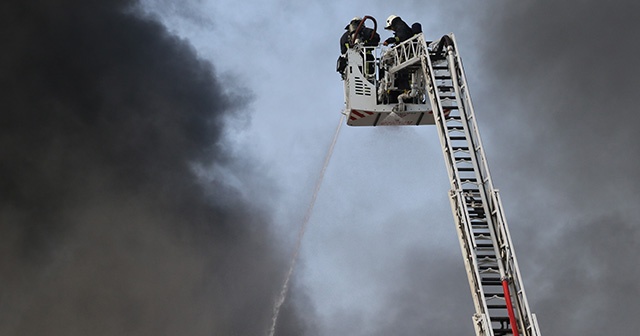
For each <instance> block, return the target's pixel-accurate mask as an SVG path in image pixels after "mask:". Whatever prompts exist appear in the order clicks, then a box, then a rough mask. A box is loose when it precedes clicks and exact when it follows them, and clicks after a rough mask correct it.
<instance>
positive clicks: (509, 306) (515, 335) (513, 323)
mask: <svg viewBox="0 0 640 336" xmlns="http://www.w3.org/2000/svg"><path fill="white" fill-rule="evenodd" d="M502 289H503V290H504V300H505V301H506V302H507V312H508V313H509V324H511V331H513V336H519V335H520V334H519V333H518V322H517V321H516V314H515V312H514V311H513V304H512V303H511V294H509V282H508V281H507V279H504V280H502Z"/></svg>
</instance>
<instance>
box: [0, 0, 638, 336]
mask: <svg viewBox="0 0 640 336" xmlns="http://www.w3.org/2000/svg"><path fill="white" fill-rule="evenodd" d="M638 7H640V5H638V4H636V3H634V2H631V1H617V2H616V3H615V4H611V3H603V2H601V1H595V0H584V1H577V0H573V1H565V2H562V3H558V2H552V1H548V0H543V1H530V0H525V1H518V2H507V1H500V0H490V1H483V2H477V1H470V0H467V1H457V2H452V1H432V2H428V3H424V2H421V1H395V2H393V4H392V3H391V2H388V1H387V2H383V1H353V2H349V3H344V2H339V1H313V0H312V1H305V2H299V1H290V0H279V1H278V0H273V1H255V0H247V1H243V2H237V1H231V0H216V1H213V0H193V1H181V2H175V1H169V0H143V1H141V2H138V1H125V0H118V1H101V0H91V1H78V0H62V1H57V2H56V4H51V3H50V2H48V1H35V2H32V3H31V4H30V5H29V6H27V5H24V4H22V3H21V2H19V1H9V2H4V3H3V4H2V5H0V8H1V9H2V10H1V11H0V13H1V14H0V15H1V16H2V20H0V22H2V23H0V25H2V29H1V30H0V31H2V32H3V35H4V36H5V37H6V38H5V39H4V40H5V41H7V42H6V43H4V44H5V47H4V48H3V49H5V50H6V52H4V53H3V54H2V56H0V60H1V63H0V64H1V65H2V71H0V80H1V82H2V88H3V90H2V94H1V97H2V98H1V99H0V101H1V102H2V105H3V112H2V113H1V114H0V115H1V117H0V120H1V122H0V134H1V135H0V141H1V145H0V151H1V153H2V154H1V155H0V157H1V158H2V164H1V165H0V186H1V187H0V188H1V190H2V193H0V246H1V247H0V248H1V249H2V253H1V254H0V255H1V257H0V288H2V290H1V291H0V334H3V335H25V334H28V335H87V334H92V335H115V334H118V335H121V334H126V335H158V334H160V335H265V334H266V331H267V329H268V328H269V322H270V318H271V312H272V306H273V303H274V302H275V299H276V296H277V294H278V292H279V291H280V287H281V286H282V283H283V280H284V276H285V273H286V271H287V268H288V265H289V262H290V260H289V258H290V256H291V254H292V252H293V247H294V246H295V240H296V237H297V234H298V230H299V228H300V225H301V223H302V220H303V217H304V215H305V213H306V211H307V207H308V206H309V202H310V200H311V198H312V193H313V190H314V187H315V184H316V179H317V177H318V175H319V173H320V170H321V168H322V163H323V160H324V157H325V155H326V154H327V150H328V148H329V145H330V143H331V140H332V137H333V135H334V132H335V130H336V127H337V125H338V122H339V120H340V112H341V110H342V108H343V106H344V97H343V86H342V82H341V80H340V76H339V74H337V73H336V72H335V61H336V59H337V57H338V53H339V43H338V41H339V38H340V35H341V34H342V32H343V28H344V26H345V25H346V24H347V23H348V21H349V20H350V19H351V18H352V17H354V16H364V15H372V16H374V17H375V18H376V19H377V20H378V22H379V24H380V25H381V26H382V25H383V24H384V19H385V18H386V17H387V16H388V15H390V14H396V15H399V16H401V17H402V18H403V19H405V21H407V22H409V23H413V22H416V21H419V22H420V23H421V24H422V27H423V31H424V32H425V34H426V35H427V37H429V36H431V37H432V38H433V39H436V38H438V37H440V36H442V35H443V34H446V33H450V32H453V33H454V34H455V35H456V39H457V41H458V44H459V45H458V49H459V52H460V54H461V56H462V58H463V61H464V65H465V71H466V74H467V78H468V80H469V86H470V87H469V91H470V93H471V96H472V98H473V102H474V108H475V112H476V117H477V120H478V123H479V128H480V133H481V136H482V139H483V143H484V146H485V148H484V149H485V152H486V154H487V157H488V160H489V166H490V168H491V173H492V178H493V182H494V185H495V186H496V187H497V188H498V189H499V190H500V193H501V195H502V199H503V205H504V210H505V213H506V216H507V220H508V223H509V228H510V230H511V235H512V240H513V243H514V248H515V252H516V254H517V256H518V260H519V262H520V270H521V273H522V276H523V279H524V285H525V289H526V291H527V295H528V298H529V303H530V306H531V309H532V311H533V312H535V313H537V315H538V321H539V324H540V328H541V331H542V334H543V335H553V334H558V335H575V334H581V335H600V334H633V332H634V331H636V330H638V329H639V328H640V325H639V324H638V323H639V322H638V319H637V318H636V317H635V316H636V315H637V313H638V312H640V302H639V301H638V300H637V298H638V297H640V285H638V284H637V279H638V278H639V277H640V270H639V269H638V266H637V265H638V263H637V258H636V255H637V254H638V253H639V252H640V245H639V243H638V242H639V241H640V226H639V225H640V223H639V220H638V218H637V216H635V215H634V210H635V209H636V208H637V206H636V204H637V201H636V198H635V197H636V195H637V194H638V190H639V189H640V183H639V179H638V178H637V177H636V172H637V171H639V170H640V161H639V160H638V159H637V155H638V153H639V152H640V148H639V147H640V139H639V137H640V136H639V135H638V134H639V133H638V132H637V129H636V128H637V124H638V122H637V121H638V119H639V118H638V116H637V115H636V112H637V111H636V107H635V99H634V98H635V94H636V92H635V91H637V90H638V89H639V88H640V83H639V81H640V74H638V72H639V71H640V70H638V67H636V66H634V63H633V62H634V61H635V59H634V57H635V56H634V55H637V53H638V49H639V46H638V44H637V43H636V42H635V40H636V36H637V34H638V32H639V31H640V26H639V25H640V23H637V20H636V19H635V15H634V14H635V13H637V12H638V9H640V8H638ZM379 32H380V34H381V37H382V38H383V39H384V38H386V37H387V36H389V35H390V34H389V33H388V32H386V31H383V30H380V29H379ZM448 190H449V184H448V182H447V175H446V169H445V166H444V160H443V156H442V153H441V152H440V146H439V143H438V138H437V135H436V131H435V129H434V128H432V127H428V126H424V127H380V128H355V127H348V126H346V125H343V127H342V129H341V133H340V135H339V138H338V141H337V143H336V147H335V151H334V152H333V156H332V158H331V162H330V164H329V166H328V168H327V171H326V173H325V176H324V180H323V183H322V185H321V188H320V193H319V194H318V198H317V202H316V204H315V207H314V209H313V213H312V216H311V219H310V221H309V223H308V229H307V231H306V234H305V236H304V239H303V241H302V250H301V254H300V259H299V261H298V264H297V266H296V269H295V271H294V274H293V279H292V281H293V283H292V287H291V289H290V291H289V296H288V297H287V300H286V301H285V305H284V307H283V311H282V313H281V315H280V320H279V322H278V326H277V329H276V335H278V336H285V335H306V336H324V335H355V336H360V335H363V336H364V335H390V334H393V335H417V334H423V335H424V334H443V335H472V334H473V333H474V331H473V326H472V323H471V321H472V320H471V316H472V314H473V305H472V300H471V297H470V292H469V288H468V283H467V280H466V274H465V271H464V265H463V260H462V258H461V254H460V248H459V244H458V241H457V237H456V232H455V229H454V225H453V217H452V215H451V210H450V208H449V202H448V199H447V194H448Z"/></svg>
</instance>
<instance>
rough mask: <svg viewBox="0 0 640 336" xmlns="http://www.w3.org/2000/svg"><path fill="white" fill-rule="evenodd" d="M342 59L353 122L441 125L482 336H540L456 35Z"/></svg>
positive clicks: (416, 39)
mask: <svg viewBox="0 0 640 336" xmlns="http://www.w3.org/2000/svg"><path fill="white" fill-rule="evenodd" d="M368 19H371V20H374V19H373V18H372V17H369V16H365V17H364V20H363V23H364V21H366V20H368ZM374 22H375V20H374ZM358 29H360V27H358ZM356 34H357V32H356ZM372 56H373V57H372ZM344 58H345V60H346V61H347V65H346V67H345V68H344V71H343V72H342V78H343V81H344V89H345V105H346V107H345V110H344V112H343V113H344V114H345V115H346V116H347V124H348V125H350V126H392V125H396V126H401V125H416V126H419V125H435V127H436V129H437V131H438V136H439V138H440V143H441V148H442V152H443V154H444V158H445V164H446V167H447V172H448V177H449V182H450V184H451V190H450V192H449V198H450V202H451V209H452V211H453V217H454V220H455V226H456V231H457V234H458V238H459V242H460V248H461V250H462V255H463V259H464V264H465V269H466V272H467V277H468V280H469V287H470V289H471V295H472V298H473V303H474V307H475V314H474V315H473V318H472V319H473V325H474V328H475V332H476V335H477V336H507V335H510V336H519V335H524V336H540V335H541V334H540V330H539V327H538V322H537V319H536V315H535V314H533V313H532V312H531V310H530V309H529V303H528V301H527V296H526V294H525V290H524V285H523V281H522V277H521V275H520V270H519V268H518V262H517V259H516V255H515V252H514V250H513V244H512V241H511V236H510V234H509V229H508V226H507V221H506V218H505V214H504V212H503V209H502V202H501V200H500V195H499V193H498V190H496V189H495V188H494V187H493V182H492V180H491V175H490V174H489V167H488V164H487V160H486V157H485V154H484V150H483V146H482V142H481V140H480V133H479V131H478V125H477V123H476V117H475V113H474V110H473V105H472V104H471V97H470V95H469V88H468V85H467V79H466V76H465V73H464V69H463V66H462V59H461V58H460V55H459V53H458V48H457V44H456V39H455V36H454V35H453V34H448V35H445V36H443V37H442V38H440V39H439V40H436V41H427V40H425V38H424V36H423V34H422V33H418V34H416V35H414V36H413V37H412V38H410V39H409V40H407V41H404V42H402V43H400V44H398V45H396V46H394V47H389V48H386V47H380V46H378V47H364V46H363V45H361V44H357V43H356V44H355V45H354V46H353V47H352V48H350V49H349V50H348V51H347V54H346V55H344Z"/></svg>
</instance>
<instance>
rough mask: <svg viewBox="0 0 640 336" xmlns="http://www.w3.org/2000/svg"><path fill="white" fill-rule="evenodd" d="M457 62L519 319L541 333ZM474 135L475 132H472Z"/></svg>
mask: <svg viewBox="0 0 640 336" xmlns="http://www.w3.org/2000/svg"><path fill="white" fill-rule="evenodd" d="M451 39H452V40H453V43H454V46H457V42H456V39H455V36H454V35H453V34H451ZM455 57H456V64H457V65H458V68H459V71H460V78H461V80H462V83H463V86H464V88H465V91H466V92H465V98H466V99H467V100H468V101H469V104H468V108H469V111H470V117H471V118H470V126H472V128H473V130H474V132H472V138H471V140H472V141H474V142H476V143H477V146H478V151H479V152H480V153H481V157H482V160H481V161H482V166H481V169H480V171H479V172H480V174H481V175H483V176H484V178H485V179H486V184H487V186H488V187H489V190H488V191H489V192H490V197H489V198H488V200H489V201H490V204H489V206H490V207H491V208H492V211H491V217H494V218H495V221H494V222H495V225H496V227H497V228H498V230H496V240H497V242H498V244H499V245H498V247H499V249H500V255H501V257H502V259H503V261H504V266H505V268H507V270H506V274H508V277H510V279H508V280H509V281H510V282H511V283H513V287H514V289H515V290H516V292H515V293H513V296H514V298H515V299H516V301H517V303H516V307H517V309H518V310H519V311H518V315H519V316H520V317H521V319H520V321H519V322H520V329H521V330H522V329H529V330H530V331H531V333H530V335H532V336H539V335H540V332H539V328H537V321H536V323H535V326H534V323H532V322H533V321H534V320H535V318H534V314H532V312H531V310H530V308H529V302H528V299H527V295H526V293H525V290H524V284H523V280H522V277H521V275H520V274H521V273H520V268H519V266H518V262H517V258H516V254H515V251H514V249H513V243H512V240H511V234H510V233H509V229H508V224H507V220H506V216H505V214H504V208H503V207H502V201H501V199H500V195H499V192H498V190H496V189H494V187H493V181H492V179H491V174H490V170H489V166H488V163H487V160H486V156H485V154H484V147H483V146H482V140H481V138H480V133H479V131H478V125H477V120H476V118H475V111H474V110H473V104H472V103H471V95H470V94H469V92H468V90H469V89H468V88H469V86H468V84H467V79H466V76H465V74H464V66H463V63H462V59H461V57H460V55H459V54H458V53H457V52H456V55H455ZM473 135H475V136H473Z"/></svg>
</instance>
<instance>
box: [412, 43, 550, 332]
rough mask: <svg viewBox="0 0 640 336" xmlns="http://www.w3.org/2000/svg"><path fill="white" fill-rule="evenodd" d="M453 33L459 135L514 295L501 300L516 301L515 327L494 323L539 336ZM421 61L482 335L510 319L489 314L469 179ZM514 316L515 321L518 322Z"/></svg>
mask: <svg viewBox="0 0 640 336" xmlns="http://www.w3.org/2000/svg"><path fill="white" fill-rule="evenodd" d="M449 36H450V38H451V41H452V45H449V46H447V48H446V50H445V51H446V55H447V57H446V59H447V66H448V68H449V73H450V77H451V84H452V87H453V89H454V92H455V100H456V106H457V112H458V117H459V122H460V123H461V126H462V129H463V131H464V137H460V138H461V139H466V141H467V146H466V148H467V150H468V153H469V156H470V158H471V164H472V165H473V169H472V170H473V172H474V173H475V174H476V175H475V176H476V179H475V180H476V183H477V186H478V188H477V191H478V193H479V196H480V198H481V204H482V205H483V207H484V208H483V209H484V212H485V220H486V222H487V226H488V230H489V236H490V240H491V241H492V244H491V245H492V247H493V250H494V253H495V262H496V264H497V267H498V271H499V274H500V280H501V281H505V280H506V283H505V284H506V285H507V286H508V287H506V288H505V290H504V293H510V294H507V295H509V298H505V296H504V295H503V299H505V301H507V300H509V301H512V302H513V306H514V308H513V309H512V310H511V311H509V321H508V323H509V324H510V325H511V330H509V329H508V328H506V327H505V328H499V327H495V330H498V331H497V332H499V334H500V335H506V334H518V330H520V331H521V332H522V333H524V335H526V336H540V331H539V327H538V324H537V319H536V316H535V314H532V313H531V311H530V309H529V304H528V300H527V297H526V293H525V291H524V285H523V282H522V278H521V276H520V270H519V267H518V263H517V259H516V257H515V253H514V251H513V247H512V242H511V237H510V234H509V230H508V226H507V223H506V217H505V215H504V210H503V208H502V203H501V200H500V197H499V194H498V191H497V190H495V189H494V187H493V181H492V179H491V174H490V171H489V167H488V163H487V160H486V155H485V153H484V147H483V145H482V140H481V138H480V133H479V130H478V125H477V121H476V119H475V111H474V109H473V104H472V101H471V97H470V94H469V90H468V84H467V80H466V76H465V73H464V68H463V65H462V60H461V58H460V55H459V54H458V52H457V43H456V41H455V37H454V36H453V34H450V35H449ZM441 43H442V42H441ZM421 44H423V46H424V48H425V50H428V49H427V46H426V42H425V41H424V39H422V40H421ZM422 65H423V68H424V77H425V79H426V80H427V93H428V96H429V99H430V101H431V104H432V106H433V107H434V109H433V110H434V116H435V120H436V126H437V130H438V134H439V138H440V141H441V147H442V150H443V154H444V156H445V161H446V163H447V164H446V166H447V172H448V174H449V179H450V183H451V187H452V190H451V192H450V199H451V206H452V211H453V215H454V219H455V220H456V227H457V231H458V234H459V242H460V246H461V249H462V253H463V256H464V259H465V268H466V269H467V274H468V278H469V285H470V288H471V292H472V296H473V298H474V305H475V307H476V314H475V315H474V317H473V320H474V327H475V329H476V334H477V335H478V336H493V335H494V330H493V329H494V327H491V326H492V324H491V321H492V320H493V321H500V322H499V323H501V325H502V323H505V318H506V317H505V316H500V317H495V318H494V319H492V316H489V315H490V309H489V305H488V304H487V298H486V297H485V296H486V295H485V293H484V288H483V286H484V285H483V284H482V277H481V276H480V271H479V269H480V264H479V260H478V256H477V253H478V251H479V249H478V246H477V245H476V241H475V238H474V231H473V228H472V224H471V219H470V217H469V213H468V211H467V206H468V205H469V204H467V203H465V195H464V194H463V190H464V188H463V184H464V183H465V182H464V180H463V177H462V176H461V175H462V174H461V169H460V168H458V165H457V158H456V156H455V153H454V150H455V148H456V147H455V146H453V144H452V138H451V136H450V135H449V130H448V129H447V125H448V124H447V118H446V116H445V114H444V111H443V105H442V102H441V99H440V95H439V91H438V90H439V88H438V85H439V84H438V82H437V81H436V76H435V74H434V72H435V70H434V68H433V64H432V62H431V58H430V57H426V56H425V57H424V59H423V60H422ZM441 78H442V77H441ZM467 169H469V168H467ZM469 170H471V169H469ZM483 238H486V237H483ZM491 285H495V284H491ZM486 286H487V287H488V288H492V287H489V286H490V285H486ZM510 303H511V302H508V304H507V306H511V305H510ZM492 306H493V307H494V308H495V307H496V305H492ZM503 315H504V314H503ZM514 316H515V317H514ZM514 319H515V324H516V325H514Z"/></svg>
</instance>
